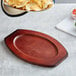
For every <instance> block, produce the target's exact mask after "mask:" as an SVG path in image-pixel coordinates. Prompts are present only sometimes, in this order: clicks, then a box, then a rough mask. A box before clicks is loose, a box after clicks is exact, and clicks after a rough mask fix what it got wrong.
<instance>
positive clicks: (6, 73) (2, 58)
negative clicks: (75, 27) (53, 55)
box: [0, 4, 76, 76]
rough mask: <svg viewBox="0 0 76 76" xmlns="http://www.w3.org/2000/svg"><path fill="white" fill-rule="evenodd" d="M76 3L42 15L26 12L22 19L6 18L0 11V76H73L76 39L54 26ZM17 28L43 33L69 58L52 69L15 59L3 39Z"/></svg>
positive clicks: (58, 7)
mask: <svg viewBox="0 0 76 76" xmlns="http://www.w3.org/2000/svg"><path fill="white" fill-rule="evenodd" d="M75 7H76V4H55V6H54V7H53V8H52V9H49V10H46V11H43V12H29V13H27V14H25V15H23V16H21V17H15V18H12V17H8V16H6V15H5V14H4V13H3V11H2V10H1V8H0V76H75V75H76V37H73V36H70V35H68V34H66V33H64V32H61V31H59V30H57V29H56V28H55V26H56V25H57V24H58V23H59V22H61V21H62V20H63V19H65V18H66V17H67V16H68V15H70V14H71V10H72V9H73V8H75ZM16 29H29V30H35V31H39V32H43V33H46V34H48V35H50V36H52V37H54V38H55V39H57V40H58V41H59V42H60V43H61V44H62V45H63V46H64V47H65V48H66V49H67V51H68V54H69V56H68V58H67V59H65V60H64V61H63V62H62V63H61V64H59V65H58V66H57V67H54V68H51V67H49V68H47V67H40V66H37V65H32V64H29V63H27V62H25V61H23V60H20V59H19V58H17V57H16V56H15V55H14V54H12V53H11V52H10V50H9V49H8V48H7V47H6V45H5V43H4V38H5V37H6V36H7V35H9V34H10V33H11V32H13V31H14V30H16Z"/></svg>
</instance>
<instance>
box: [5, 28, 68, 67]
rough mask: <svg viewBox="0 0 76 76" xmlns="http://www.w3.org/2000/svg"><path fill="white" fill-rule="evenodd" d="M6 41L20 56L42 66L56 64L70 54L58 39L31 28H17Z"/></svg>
mask: <svg viewBox="0 0 76 76" xmlns="http://www.w3.org/2000/svg"><path fill="white" fill-rule="evenodd" d="M5 43H6V45H7V46H8V48H9V49H10V50H11V51H12V52H13V53H14V54H15V55H16V56H18V57H19V58H21V59H23V60H26V61H28V62H30V63H33V64H37V65H42V66H51V67H53V66H56V65H58V64H59V63H60V62H62V61H63V60H64V59H65V58H66V57H67V55H68V54H67V52H66V50H65V48H64V47H63V46H62V45H61V44H60V43H59V42H58V41H57V40H56V39H54V38H52V37H51V36H48V35H46V34H43V33H40V32H36V31H31V30H23V29H19V30H16V31H15V32H13V33H12V34H10V35H9V36H7V37H6V38H5Z"/></svg>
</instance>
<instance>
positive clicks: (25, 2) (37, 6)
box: [4, 0, 53, 11]
mask: <svg viewBox="0 0 76 76" xmlns="http://www.w3.org/2000/svg"><path fill="white" fill-rule="evenodd" d="M4 3H5V4H7V5H9V6H11V7H14V8H17V9H21V10H26V11H41V10H45V9H47V8H50V7H52V6H53V1H52V0H4Z"/></svg>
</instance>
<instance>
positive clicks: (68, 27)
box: [56, 16, 76, 36]
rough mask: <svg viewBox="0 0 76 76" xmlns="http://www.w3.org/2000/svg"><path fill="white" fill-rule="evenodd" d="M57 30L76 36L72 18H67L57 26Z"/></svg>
mask: <svg viewBox="0 0 76 76" xmlns="http://www.w3.org/2000/svg"><path fill="white" fill-rule="evenodd" d="M56 28H57V29H59V30H61V31H63V32H66V33H68V34H70V35H73V36H76V27H75V25H74V20H73V19H72V17H71V16H70V17H67V18H66V19H64V20H63V21H62V22H60V23H59V24H58V25H56Z"/></svg>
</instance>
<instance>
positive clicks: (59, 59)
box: [4, 29, 68, 67]
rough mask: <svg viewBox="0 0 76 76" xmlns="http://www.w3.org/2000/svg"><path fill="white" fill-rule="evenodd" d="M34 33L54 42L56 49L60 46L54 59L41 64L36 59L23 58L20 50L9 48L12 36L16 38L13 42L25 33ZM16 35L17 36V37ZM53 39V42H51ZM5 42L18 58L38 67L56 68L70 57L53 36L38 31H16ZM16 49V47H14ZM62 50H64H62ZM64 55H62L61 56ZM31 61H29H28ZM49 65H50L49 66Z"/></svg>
mask: <svg viewBox="0 0 76 76" xmlns="http://www.w3.org/2000/svg"><path fill="white" fill-rule="evenodd" d="M30 32H31V33H32V34H36V35H37V34H38V35H39V36H44V38H47V39H49V41H51V42H52V41H53V42H52V43H53V44H54V45H55V46H56V47H58V45H60V46H59V47H58V55H57V56H55V58H53V59H48V60H50V61H48V60H43V62H41V63H39V61H40V60H41V59H39V60H37V59H35V61H34V60H33V61H31V59H30V58H25V56H23V55H22V54H20V52H19V51H18V50H16V49H11V48H10V47H9V44H8V43H9V42H7V41H8V38H10V36H12V35H14V37H13V38H12V40H13V39H14V38H15V37H16V36H18V35H20V34H23V33H24V34H25V33H30ZM15 33H16V34H17V35H15ZM51 39H52V40H51ZM4 41H5V44H6V45H7V47H8V48H9V49H10V50H11V51H12V52H13V53H14V54H15V55H16V56H18V57H19V58H21V59H23V60H26V61H28V62H30V63H33V64H37V65H42V66H51V67H52V66H56V65H58V64H59V63H60V62H62V61H63V60H64V59H65V58H66V57H67V56H68V53H67V51H66V49H65V48H64V46H62V44H61V43H60V42H58V41H57V40H56V39H54V38H53V37H51V36H49V35H47V34H44V33H41V32H37V31H32V30H24V29H17V30H16V31H14V32H13V33H11V34H10V35H8V36H7V37H6V38H5V39H4ZM55 43H56V44H58V45H56V44H55ZM13 47H14V46H13ZM14 48H15V47H14ZM61 48H62V49H61ZM59 49H60V50H62V52H61V51H59ZM62 53H64V54H62ZM61 54H62V55H61ZM28 59H29V60H28ZM47 63H48V64H47Z"/></svg>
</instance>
